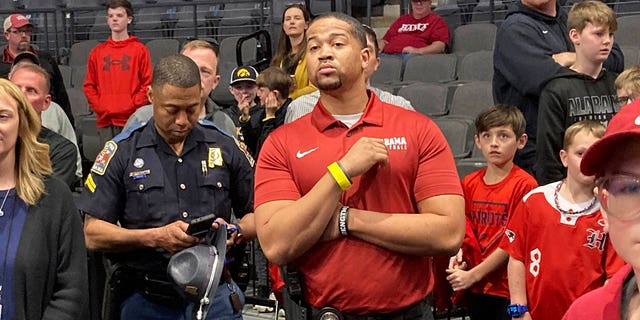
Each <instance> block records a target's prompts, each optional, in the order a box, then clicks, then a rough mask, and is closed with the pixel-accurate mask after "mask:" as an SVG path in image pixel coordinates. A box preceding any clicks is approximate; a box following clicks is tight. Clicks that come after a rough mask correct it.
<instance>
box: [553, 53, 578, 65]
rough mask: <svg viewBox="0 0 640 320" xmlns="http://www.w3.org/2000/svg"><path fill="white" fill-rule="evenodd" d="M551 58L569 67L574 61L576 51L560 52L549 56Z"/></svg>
mask: <svg viewBox="0 0 640 320" xmlns="http://www.w3.org/2000/svg"><path fill="white" fill-rule="evenodd" d="M551 57H552V58H553V60H554V61H555V62H556V63H557V64H559V65H561V66H563V67H567V68H569V67H571V66H572V65H573V64H574V63H576V53H575V52H560V53H556V54H554V55H553V56H551Z"/></svg>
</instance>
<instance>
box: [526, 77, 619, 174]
mask: <svg viewBox="0 0 640 320" xmlns="http://www.w3.org/2000/svg"><path fill="white" fill-rule="evenodd" d="M616 76H617V74H615V73H613V72H610V71H606V70H604V69H603V70H602V71H600V74H599V75H598V77H597V78H595V79H594V78H592V77H590V76H588V75H586V74H583V73H579V72H575V71H573V70H571V69H569V68H564V67H563V68H561V69H560V72H558V74H557V75H556V77H555V78H553V79H552V80H550V81H549V82H548V83H547V85H546V86H545V88H544V90H542V94H541V95H540V103H539V105H538V133H537V138H538V139H537V140H538V141H537V144H536V157H537V160H536V165H535V172H536V179H537V180H538V183H539V184H541V185H542V184H547V183H550V182H553V181H558V180H560V179H563V178H564V177H565V176H566V170H565V168H564V166H563V165H562V162H561V161H560V155H559V152H560V149H562V143H563V140H564V132H565V130H566V129H567V128H568V127H569V126H570V125H572V124H574V123H576V122H578V121H583V120H594V121H599V122H600V123H602V124H603V125H605V126H606V125H607V123H608V122H609V120H611V118H612V117H613V115H614V114H616V113H617V112H618V110H619V108H618V107H617V104H616V97H617V96H616V87H615V84H614V82H615V80H616Z"/></svg>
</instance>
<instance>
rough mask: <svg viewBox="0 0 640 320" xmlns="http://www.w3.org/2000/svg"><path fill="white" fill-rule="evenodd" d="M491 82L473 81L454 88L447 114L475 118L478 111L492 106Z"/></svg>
mask: <svg viewBox="0 0 640 320" xmlns="http://www.w3.org/2000/svg"><path fill="white" fill-rule="evenodd" d="M493 104H494V103H493V93H492V90H491V82H489V81H473V82H469V83H465V84H462V85H460V86H458V87H457V88H456V90H455V91H454V92H453V97H452V98H451V105H450V106H449V116H455V117H462V118H468V119H475V118H476V116H477V115H478V113H479V112H480V111H481V110H483V109H486V108H488V107H490V106H492V105H493Z"/></svg>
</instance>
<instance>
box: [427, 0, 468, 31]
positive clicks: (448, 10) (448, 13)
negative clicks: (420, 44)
mask: <svg viewBox="0 0 640 320" xmlns="http://www.w3.org/2000/svg"><path fill="white" fill-rule="evenodd" d="M433 12H435V13H437V14H438V15H439V16H440V17H442V19H444V22H446V23H447V25H448V26H449V31H450V32H451V31H452V30H454V29H456V28H457V27H458V26H459V25H460V24H462V20H461V16H462V10H461V9H460V7H459V6H458V4H457V3H456V2H455V1H443V0H440V1H438V5H437V6H436V8H435V9H433Z"/></svg>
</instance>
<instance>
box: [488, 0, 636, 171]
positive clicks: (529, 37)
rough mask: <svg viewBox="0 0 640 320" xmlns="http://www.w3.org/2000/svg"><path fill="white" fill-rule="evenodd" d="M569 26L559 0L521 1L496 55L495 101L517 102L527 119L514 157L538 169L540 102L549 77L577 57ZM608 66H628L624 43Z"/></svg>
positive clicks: (502, 31) (499, 37)
mask: <svg viewBox="0 0 640 320" xmlns="http://www.w3.org/2000/svg"><path fill="white" fill-rule="evenodd" d="M573 51H574V48H573V44H572V43H571V41H570V40H569V32H568V30H567V11H566V10H565V9H564V8H562V7H560V6H559V5H558V3H557V1H556V0H520V1H518V2H516V3H515V4H514V6H513V7H512V8H511V9H510V10H509V13H508V14H507V17H506V18H505V20H504V22H503V23H502V24H501V25H500V28H499V29H498V33H497V35H496V46H495V50H494V56H493V66H494V73H493V97H494V100H495V103H502V104H510V105H512V106H516V107H518V108H519V109H520V111H522V113H523V114H524V118H525V119H526V120H527V128H526V133H527V136H529V141H528V142H527V145H526V146H525V147H524V148H523V149H522V150H519V151H518V152H517V153H516V157H515V159H514V162H515V163H516V164H517V165H518V166H520V168H522V169H524V170H526V171H528V172H529V173H532V174H533V166H534V163H535V161H536V156H535V153H536V147H535V146H536V133H537V130H538V129H537V120H538V101H539V99H540V93H541V92H542V89H543V88H544V85H545V84H546V83H547V81H549V80H551V78H552V77H553V76H554V75H555V74H557V73H558V72H559V70H560V69H561V68H562V67H563V66H565V67H569V66H571V65H573V63H574V62H575V59H576V58H575V56H576V55H575V52H573ZM604 65H605V67H606V68H607V69H608V70H611V71H614V72H621V71H622V70H623V69H624V58H623V55H622V51H621V50H620V47H618V46H617V45H614V46H613V49H612V50H611V54H610V55H609V59H607V61H606V62H605V64H604Z"/></svg>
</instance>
